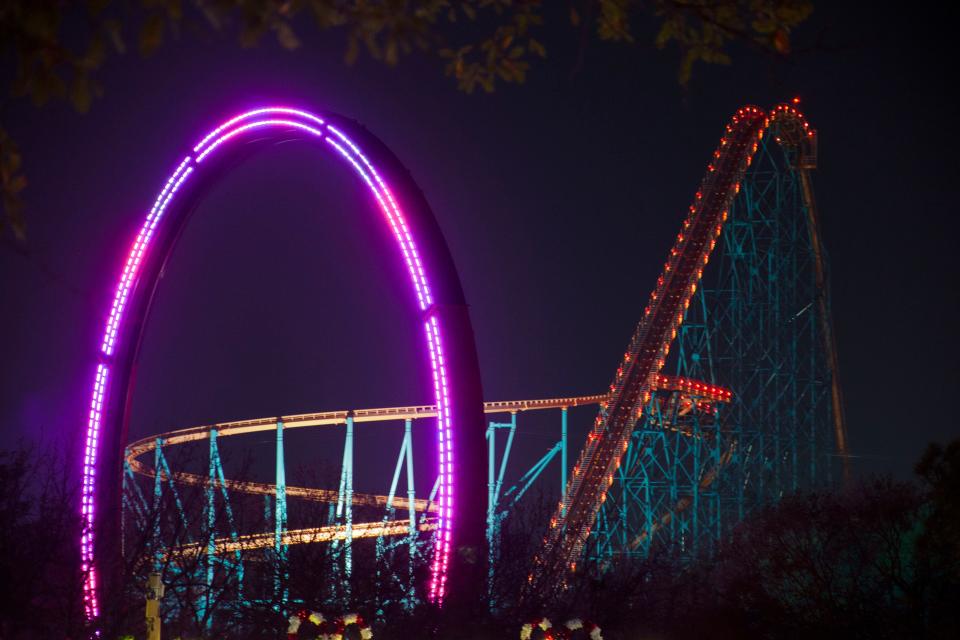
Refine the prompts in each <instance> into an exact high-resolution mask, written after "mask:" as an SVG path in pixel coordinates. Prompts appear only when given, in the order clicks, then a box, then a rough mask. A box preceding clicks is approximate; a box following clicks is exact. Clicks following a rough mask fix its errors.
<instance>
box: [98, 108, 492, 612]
mask: <svg viewBox="0 0 960 640" xmlns="http://www.w3.org/2000/svg"><path fill="white" fill-rule="evenodd" d="M293 139H299V140H308V141H312V142H314V143H316V144H318V145H319V146H320V147H321V148H325V149H328V150H330V151H333V152H334V156H335V157H337V158H340V159H342V160H343V161H345V162H346V163H347V164H348V165H349V166H350V167H351V168H352V169H353V170H354V171H355V173H356V174H357V175H358V176H359V177H360V178H361V179H362V181H363V183H364V184H365V185H366V187H367V189H368V190H369V193H370V195H371V196H372V198H373V200H374V201H375V202H376V204H377V207H378V208H379V210H380V211H381V213H382V214H383V216H384V218H385V220H386V222H387V224H388V225H389V226H390V229H391V230H392V231H393V234H394V237H395V239H396V242H397V245H398V247H399V250H400V253H401V254H402V256H403V262H404V267H405V269H406V271H407V273H408V275H409V277H410V281H411V283H412V285H413V291H414V294H415V296H416V301H417V309H418V310H419V313H420V314H421V320H422V323H423V329H424V337H425V339H426V345H427V348H426V352H427V353H428V355H429V363H430V371H431V374H432V379H433V384H434V395H435V399H436V404H437V407H438V418H437V435H438V437H437V461H438V473H439V477H440V488H439V492H438V503H439V504H438V506H439V511H438V528H437V533H436V535H435V538H434V540H435V542H434V553H433V560H432V566H431V577H430V584H429V589H428V594H429V597H430V599H431V600H433V601H435V602H441V601H442V600H443V598H444V594H445V593H446V592H447V591H448V585H447V577H448V575H449V574H450V573H451V572H452V570H451V562H453V563H454V564H458V563H459V564H463V561H461V560H459V559H458V558H467V559H468V560H466V562H468V563H471V562H473V561H474V560H472V559H475V558H477V557H480V558H483V557H484V556H485V554H484V553H478V551H479V550H480V547H482V546H483V542H484V519H483V509H482V508H473V509H469V508H466V507H468V506H469V504H468V503H469V502H472V501H473V498H472V497H473V496H476V500H482V497H483V496H484V495H485V494H484V493H483V491H484V488H483V484H482V483H483V479H484V475H483V468H484V467H483V465H484V458H483V451H484V431H483V414H482V393H481V388H480V375H479V368H478V364H477V355H476V346H475V344H474V339H473V329H472V327H471V324H470V319H469V316H468V314H467V307H466V303H465V300H464V297H463V292H462V288H461V286H460V280H459V277H458V275H457V272H456V269H455V267H454V263H453V260H452V258H451V256H450V252H449V250H448V248H447V246H446V242H445V241H444V239H443V235H442V234H441V232H440V229H439V227H438V226H437V223H436V220H435V218H434V216H433V213H432V212H431V210H430V207H429V205H428V204H427V202H426V200H425V198H424V197H423V194H422V193H421V192H420V190H419V189H418V188H417V186H416V184H415V183H414V181H413V179H412V178H411V176H410V174H409V173H408V172H407V170H406V169H405V168H404V167H403V165H402V164H401V163H400V161H399V160H398V159H397V158H396V157H395V156H394V155H393V154H392V153H391V152H390V151H389V150H388V149H387V148H386V146H385V145H383V143H382V142H380V141H379V140H378V139H377V138H376V137H374V136H373V135H372V134H370V133H369V132H368V131H366V129H364V128H363V127H361V126H360V125H358V124H357V123H356V122H354V121H351V120H348V119H346V118H343V117H342V116H337V115H335V114H329V113H321V114H313V113H308V112H306V111H302V110H299V109H291V108H287V107H269V108H264V109H256V110H253V111H248V112H246V113H243V114H241V115H239V116H237V117H235V118H231V119H230V120H227V121H226V122H224V123H223V124H221V125H220V126H219V127H217V128H215V129H214V130H213V131H211V132H210V133H209V134H207V135H206V136H204V137H203V138H202V139H201V140H200V142H199V143H198V144H197V145H196V146H194V147H193V148H192V149H191V151H190V152H189V153H188V154H187V155H186V156H185V157H184V158H183V160H182V161H181V162H180V163H179V164H178V165H177V168H176V170H175V171H173V173H172V174H171V175H170V177H169V178H168V179H167V180H166V181H165V182H164V184H163V187H162V189H161V190H160V194H159V195H158V196H157V198H156V200H155V201H154V203H153V206H152V208H151V209H150V212H149V213H148V215H147V216H146V219H145V220H144V222H143V225H142V227H141V228H140V231H139V233H138V234H137V236H136V239H135V240H134V242H133V245H132V247H131V249H130V252H129V254H128V256H127V258H126V262H125V264H124V266H123V270H122V272H121V275H120V279H119V282H118V284H117V287H116V291H115V293H114V297H113V303H112V306H111V308H110V312H109V314H108V317H107V320H106V326H105V329H104V333H103V339H102V341H101V344H100V347H99V351H98V354H97V363H96V373H95V378H94V383H93V390H92V394H91V400H90V413H89V416H88V419H87V427H86V440H85V446H84V457H83V463H82V490H81V501H82V503H81V515H82V519H83V525H84V527H83V533H82V537H81V539H80V551H81V558H82V565H83V570H84V575H85V578H84V606H85V611H86V614H87V617H88V618H89V619H95V618H97V617H98V616H99V614H100V606H99V598H98V594H99V593H100V592H101V591H102V590H103V589H104V585H103V584H102V583H103V582H105V581H109V580H111V578H110V576H109V574H110V571H111V570H112V569H108V568H107V564H105V563H106V561H107V560H108V559H109V558H110V556H111V554H114V553H116V551H114V549H116V548H117V547H118V546H119V545H118V544H116V542H117V538H116V533H117V528H118V525H117V522H118V506H119V500H120V490H119V477H120V466H119V465H120V461H121V457H122V451H123V443H124V442H126V430H127V418H128V411H129V405H130V402H129V400H130V395H131V392H132V389H133V384H132V382H133V376H134V373H135V369H136V358H137V352H138V349H139V344H140V341H141V338H142V333H143V327H144V325H145V322H146V317H147V315H148V312H149V308H150V303H151V300H152V298H153V294H154V290H155V288H156V284H157V280H158V278H159V275H160V272H161V269H162V267H163V264H164V263H165V261H166V260H167V258H168V256H169V255H170V252H171V250H172V248H173V246H174V244H175V243H176V240H177V238H178V237H179V235H180V232H181V231H182V229H183V227H184V225H185V224H186V221H187V219H188V218H189V216H190V214H191V212H192V211H193V209H194V208H195V207H196V205H197V204H198V203H199V201H200V200H201V199H202V197H203V195H205V193H206V192H207V191H208V187H209V186H210V184H211V183H212V182H214V181H215V180H216V179H217V178H219V177H221V176H223V175H224V174H225V173H226V172H227V171H229V169H230V168H231V167H232V166H234V165H235V164H236V162H238V161H239V160H242V159H243V158H245V157H246V156H248V155H250V154H251V153H253V152H254V151H256V150H258V149H261V148H263V147H264V146H267V145H270V144H275V143H277V142H281V141H287V140H293ZM454 487H457V490H456V492H455V491H454ZM454 496H457V500H454ZM455 523H456V528H455V527H454V524H455ZM471 547H474V548H475V549H470V548H471ZM453 549H459V550H460V553H452V550H453ZM465 569H469V568H468V567H465ZM457 570H458V572H460V573H472V572H471V571H469V570H466V571H464V570H461V569H459V568H458V569H457ZM458 583H459V581H458Z"/></svg>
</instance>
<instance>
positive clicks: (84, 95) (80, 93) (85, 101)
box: [70, 74, 93, 113]
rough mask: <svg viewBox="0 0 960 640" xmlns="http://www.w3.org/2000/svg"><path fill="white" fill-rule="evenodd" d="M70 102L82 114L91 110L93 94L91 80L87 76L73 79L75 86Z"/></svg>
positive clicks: (83, 75)
mask: <svg viewBox="0 0 960 640" xmlns="http://www.w3.org/2000/svg"><path fill="white" fill-rule="evenodd" d="M70 102H72V103H73V108H74V109H76V110H77V111H79V112H80V113H86V112H87V111H89V110H90V103H91V102H93V92H92V90H91V88H90V78H89V77H87V75H86V74H80V75H78V76H76V77H75V78H74V79H73V85H72V86H71V87H70Z"/></svg>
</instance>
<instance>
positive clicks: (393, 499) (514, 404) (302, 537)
mask: <svg viewBox="0 0 960 640" xmlns="http://www.w3.org/2000/svg"><path fill="white" fill-rule="evenodd" d="M653 388H654V389H655V390H659V391H667V392H677V393H678V394H679V398H680V402H682V403H686V404H687V405H690V406H692V405H693V404H694V403H696V404H698V405H699V404H703V403H725V402H729V401H730V399H731V397H732V392H731V391H730V390H728V389H724V388H722V387H718V386H715V385H711V384H708V383H706V382H702V381H699V380H693V379H690V378H684V377H680V376H667V375H660V376H657V379H656V384H655V385H654V387H653ZM608 400H609V395H607V394H597V395H590V396H570V397H561V398H546V399H537V400H506V401H494V402H485V403H484V405H483V408H484V413H487V414H502V413H519V412H527V411H542V410H549V409H566V408H570V407H581V406H590V405H602V404H603V403H605V402H607V401H608ZM437 415H438V412H437V407H436V406H435V405H415V406H409V407H386V408H376V409H356V410H350V411H347V410H342V411H325V412H319V413H304V414H295V415H286V416H280V417H274V418H258V419H253V420H237V421H232V422H221V423H216V424H211V425H203V426H198V427H190V428H187V429H179V430H176V431H168V432H165V433H161V434H156V435H151V436H148V437H146V438H141V439H140V440H136V441H134V442H132V443H130V444H129V445H128V446H127V453H126V462H127V465H128V466H129V467H130V470H131V471H133V472H134V473H136V474H138V475H141V476H145V477H148V478H154V477H155V476H156V474H157V470H156V469H154V468H153V467H152V466H151V465H149V464H148V463H146V462H144V461H142V460H140V458H141V457H142V456H144V455H146V454H149V453H151V452H153V451H155V450H156V448H157V447H158V446H162V447H168V446H173V445H182V444H188V443H191V442H197V441H200V440H205V439H209V438H210V436H211V434H212V433H216V434H217V437H218V438H223V437H229V436H239V435H246V434H251V433H257V432H264V431H273V430H275V429H276V428H277V424H278V423H282V424H283V428H284V430H289V429H294V428H309V427H325V426H335V425H342V424H345V423H346V420H347V417H348V416H350V417H352V418H353V420H354V422H388V421H398V420H407V419H419V418H436V417H437ZM160 474H161V477H163V478H164V479H167V478H166V474H165V473H164V472H163V471H160ZM169 479H171V480H173V481H174V482H176V483H180V484H184V485H192V486H203V487H206V486H208V485H210V483H211V480H210V477H209V476H208V475H201V474H196V473H189V472H183V471H171V477H170V478H169ZM216 484H217V485H218V486H219V485H222V488H224V489H226V490H228V491H230V492H237V493H247V494H259V495H274V494H275V493H276V492H277V486H276V485H275V484H271V483H266V482H249V481H239V480H231V479H224V480H223V481H221V482H217V483H216ZM285 492H286V495H287V497H288V498H289V497H296V498H301V499H306V500H313V501H317V502H329V503H335V502H337V501H338V499H341V498H342V496H340V494H339V492H338V491H336V490H333V489H320V488H314V487H297V486H290V485H286V487H285ZM353 504H354V505H355V506H367V507H380V508H386V507H392V508H393V509H403V510H409V508H410V504H409V501H408V499H406V498H402V497H399V496H384V495H373V494H362V493H353ZM413 510H414V511H416V512H420V513H422V512H427V513H430V514H436V513H437V512H438V511H439V505H438V504H436V503H434V502H431V501H429V500H426V499H414V501H413ZM418 528H419V530H420V531H433V530H435V529H436V528H437V518H436V516H435V515H431V516H430V517H428V518H426V519H425V520H424V521H423V522H422V523H421V524H419V525H418ZM409 531H410V522H409V520H386V521H376V522H367V523H353V524H352V526H351V530H350V531H348V530H347V528H346V527H345V526H343V525H328V526H323V527H310V528H304V529H295V530H289V531H286V532H284V533H283V534H282V538H281V543H282V544H283V545H291V544H312V543H318V542H332V541H335V540H345V539H346V538H347V537H350V538H351V539H358V538H377V537H386V536H404V535H408V534H409ZM276 544H277V539H276V538H275V533H274V532H272V531H271V532H265V533H252V534H245V535H240V536H226V537H223V538H219V539H217V540H216V541H215V544H214V548H215V549H216V552H217V553H221V554H222V553H232V552H234V551H237V550H240V549H243V550H248V549H256V548H263V547H271V546H275V545H276ZM201 547H205V545H200V544H188V545H184V546H181V547H178V548H177V549H178V552H184V553H189V552H192V551H197V552H199V550H200V549H201Z"/></svg>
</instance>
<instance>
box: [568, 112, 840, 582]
mask: <svg viewBox="0 0 960 640" xmlns="http://www.w3.org/2000/svg"><path fill="white" fill-rule="evenodd" d="M789 127H790V125H789V123H787V124H783V125H780V124H774V126H772V127H771V128H770V130H769V131H767V135H766V136H764V138H763V140H762V141H761V142H760V144H759V146H758V149H757V152H756V154H755V156H754V158H753V160H752V163H751V166H750V168H749V169H748V171H747V173H746V176H745V178H744V180H743V181H742V183H741V189H740V192H739V194H738V195H737V197H736V198H735V199H734V201H733V204H732V206H731V208H730V218H729V220H728V221H727V222H726V224H725V225H724V228H723V231H722V234H721V237H720V240H719V243H718V247H717V249H716V251H715V255H714V256H713V258H712V260H711V265H710V266H709V267H708V268H707V269H706V270H705V272H704V278H703V280H702V284H701V286H700V287H699V289H698V291H697V294H696V295H695V297H694V300H693V302H692V304H691V305H690V307H689V308H688V309H687V311H686V314H685V319H684V322H683V324H682V325H681V327H680V330H679V332H678V334H677V337H676V344H675V349H674V350H673V355H672V356H671V360H669V361H668V363H667V368H671V367H672V368H674V369H675V371H676V373H677V374H678V375H681V376H685V377H691V378H695V379H701V380H706V381H708V382H710V383H712V384H718V385H722V386H724V387H726V388H729V389H732V390H733V394H734V397H733V401H732V403H731V404H730V405H729V406H726V407H723V408H722V409H721V408H719V407H718V409H719V412H718V413H717V414H716V415H715V416H714V417H713V419H709V418H710V416H694V418H695V419H694V420H692V421H690V420H688V423H689V429H688V430H678V429H673V430H670V429H667V428H665V424H666V423H668V422H669V420H666V421H665V416H664V414H663V408H664V407H667V408H671V409H670V410H671V411H675V399H674V398H670V397H668V396H665V395H664V394H662V393H660V392H657V393H655V394H654V397H653V398H652V399H651V401H650V403H649V404H648V406H647V407H646V409H645V411H644V415H643V417H642V418H641V419H640V420H639V421H638V423H637V426H636V428H635V430H634V432H633V434H632V437H631V440H630V444H629V447H628V450H627V452H626V454H625V456H624V458H623V461H622V464H621V467H620V468H619V469H618V471H617V473H616V475H615V481H614V485H613V486H612V487H611V488H610V490H609V491H608V493H607V500H606V501H605V503H604V504H603V506H602V507H601V509H600V511H599V513H598V516H597V524H596V526H595V527H594V530H593V531H592V533H591V535H590V540H589V543H588V545H587V547H586V549H585V555H586V559H587V560H589V561H590V562H591V563H592V564H593V566H597V565H600V566H605V565H606V564H608V563H609V562H610V561H611V560H615V559H617V558H623V557H646V556H647V555H649V554H650V553H651V552H652V551H654V550H656V551H666V552H669V553H675V554H681V555H684V556H688V557H693V556H697V555H710V554H711V553H713V552H714V551H715V550H716V548H717V545H718V544H719V543H720V542H721V541H722V540H723V539H724V537H725V536H726V535H727V534H728V533H729V531H730V529H731V527H732V526H733V525H734V524H736V523H737V522H739V521H741V520H742V519H743V518H744V517H746V516H747V515H748V514H749V513H750V512H752V511H754V510H756V509H758V508H760V507H762V506H763V505H766V504H769V503H771V502H773V501H776V500H778V499H779V498H780V497H782V496H783V495H785V494H788V493H793V492H796V491H798V490H802V489H804V488H811V487H815V486H818V485H823V484H829V483H831V482H833V481H834V479H835V478H836V477H837V475H838V473H837V472H838V471H839V470H842V471H843V472H844V474H845V473H846V464H845V463H846V458H845V447H846V442H845V434H844V430H843V423H842V420H843V416H842V410H843V406H842V400H841V398H840V395H839V381H838V380H837V379H836V376H837V367H836V353H835V346H834V339H833V334H832V325H831V318H830V302H829V291H828V290H827V277H826V274H827V270H828V269H827V259H826V255H825V253H824V251H823V249H822V242H821V241H820V238H819V229H818V227H817V224H816V211H815V208H814V207H815V203H814V202H813V199H812V188H811V186H810V175H809V171H810V170H811V169H813V168H815V166H816V137H815V135H798V132H797V131H793V130H789ZM671 363H672V364H671ZM704 418H708V419H707V420H704ZM674 419H675V418H671V420H674Z"/></svg>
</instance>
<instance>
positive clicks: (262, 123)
mask: <svg viewBox="0 0 960 640" xmlns="http://www.w3.org/2000/svg"><path fill="white" fill-rule="evenodd" d="M259 127H293V128H295V129H303V130H304V131H306V132H307V133H311V134H313V135H315V136H317V137H318V138H322V137H323V132H322V131H320V130H319V129H317V128H315V127H311V126H310V125H307V124H303V123H301V122H295V121H293V120H276V119H271V120H257V121H256V122H251V123H249V124H245V125H241V126H239V127H237V128H236V129H231V130H230V131H228V132H227V133H225V134H223V135H222V136H220V137H219V138H217V139H216V140H214V142H213V144H211V145H210V146H209V147H207V148H206V149H204V150H203V152H202V153H201V154H199V155H198V156H197V162H198V163H200V162H203V159H204V158H206V157H207V156H208V155H209V154H210V152H211V151H213V150H214V149H216V148H217V147H219V146H220V145H221V144H223V143H224V142H227V141H228V140H230V139H231V138H233V137H235V136H237V135H239V134H241V133H244V132H245V131H249V130H250V129H257V128H259Z"/></svg>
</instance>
